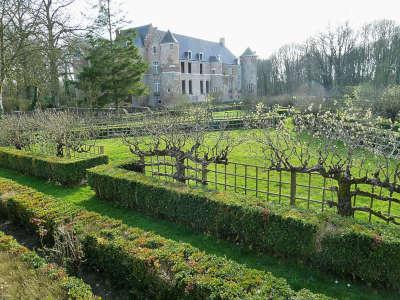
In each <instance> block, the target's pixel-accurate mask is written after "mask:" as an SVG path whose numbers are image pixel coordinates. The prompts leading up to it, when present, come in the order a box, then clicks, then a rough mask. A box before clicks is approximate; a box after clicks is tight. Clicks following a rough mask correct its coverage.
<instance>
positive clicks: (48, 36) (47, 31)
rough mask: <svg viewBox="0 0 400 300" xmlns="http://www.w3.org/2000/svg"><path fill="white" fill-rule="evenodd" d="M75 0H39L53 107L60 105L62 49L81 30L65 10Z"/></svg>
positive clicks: (41, 35)
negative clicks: (73, 23) (72, 22)
mask: <svg viewBox="0 0 400 300" xmlns="http://www.w3.org/2000/svg"><path fill="white" fill-rule="evenodd" d="M74 2H75V0H40V6H39V16H40V25H41V33H40V38H41V40H42V43H43V50H44V53H45V56H46V59H47V61H48V72H49V81H50V82H49V85H50V88H49V89H50V96H51V99H52V104H53V105H54V106H55V107H58V106H59V105H60V99H59V89H60V80H59V76H60V66H61V58H62V52H63V49H64V48H65V47H66V45H67V44H68V39H69V38H70V37H71V35H73V34H75V33H76V32H77V31H79V30H81V28H80V27H78V26H74V25H72V24H71V17H70V16H69V15H68V13H67V11H68V9H69V8H70V6H71V5H72V4H73V3H74Z"/></svg>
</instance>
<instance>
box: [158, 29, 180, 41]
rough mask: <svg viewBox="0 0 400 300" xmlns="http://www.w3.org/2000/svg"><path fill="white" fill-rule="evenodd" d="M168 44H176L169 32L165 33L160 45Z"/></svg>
mask: <svg viewBox="0 0 400 300" xmlns="http://www.w3.org/2000/svg"><path fill="white" fill-rule="evenodd" d="M168 43H178V41H177V40H176V38H175V36H174V35H173V34H172V32H171V31H169V30H168V31H167V33H166V34H165V35H164V37H163V39H162V41H161V44H168Z"/></svg>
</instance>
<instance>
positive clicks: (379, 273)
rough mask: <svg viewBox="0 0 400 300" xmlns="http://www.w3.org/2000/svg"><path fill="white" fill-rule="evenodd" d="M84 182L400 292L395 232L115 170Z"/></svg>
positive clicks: (115, 197) (102, 170)
mask: <svg viewBox="0 0 400 300" xmlns="http://www.w3.org/2000/svg"><path fill="white" fill-rule="evenodd" d="M88 182H89V184H90V185H91V186H92V187H93V189H94V190H95V192H96V194H97V196H98V198H100V199H104V200H108V201H111V202H113V203H116V204H117V205H119V206H122V207H128V208H132V209H134V210H137V211H140V212H143V213H145V214H148V215H151V216H155V217H158V218H163V219H167V220H170V221H173V222H176V223H180V224H183V225H186V226H188V227H191V228H193V229H195V230H197V231H200V232H205V233H211V234H213V235H215V236H216V237H218V238H221V239H226V240H229V241H233V242H235V243H240V244H242V245H245V246H248V247H249V248H251V249H257V250H259V251H264V252H273V253H275V254H277V255H283V256H286V257H291V258H297V259H301V260H305V261H307V262H309V263H311V264H313V265H317V266H321V267H323V269H325V270H326V269H328V270H330V271H333V272H334V273H336V274H341V275H346V276H352V277H357V278H359V279H362V280H364V281H367V282H371V283H378V284H383V285H385V286H390V287H392V288H395V289H399V290H400V233H399V230H398V228H397V227H396V226H394V225H386V224H380V225H379V224H369V223H362V222H361V221H358V220H354V219H352V218H343V217H340V216H338V215H336V214H334V213H332V212H324V213H322V212H321V213H316V212H312V211H307V210H301V209H296V208H289V207H282V206H280V205H278V204H273V203H267V202H266V201H265V200H262V199H259V198H255V197H249V196H245V195H240V194H237V193H227V192H211V191H206V190H204V189H202V188H197V189H195V188H190V187H188V186H186V185H182V184H175V183H168V182H165V181H162V180H158V179H155V178H151V177H148V176H145V175H143V174H139V173H135V172H131V171H128V170H125V169H122V168H119V167H115V166H114V167H113V166H98V167H96V168H92V169H90V170H88Z"/></svg>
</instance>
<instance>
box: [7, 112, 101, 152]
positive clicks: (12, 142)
mask: <svg viewBox="0 0 400 300" xmlns="http://www.w3.org/2000/svg"><path fill="white" fill-rule="evenodd" d="M94 137H95V132H94V130H93V127H91V126H90V125H88V124H87V122H85V119H84V118H82V117H79V116H78V115H75V114H71V113H69V112H63V111H35V112H33V113H30V114H7V115H3V116H2V117H1V118H0V146H8V147H12V148H15V149H17V150H25V151H32V152H39V153H41V154H45V155H53V156H57V157H66V156H68V155H70V154H71V153H72V152H75V153H82V152H88V151H90V150H91V147H93V146H95V140H94Z"/></svg>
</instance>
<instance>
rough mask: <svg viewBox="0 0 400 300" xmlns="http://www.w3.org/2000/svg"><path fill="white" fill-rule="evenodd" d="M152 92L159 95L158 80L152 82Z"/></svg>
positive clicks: (159, 85) (159, 86)
mask: <svg viewBox="0 0 400 300" xmlns="http://www.w3.org/2000/svg"><path fill="white" fill-rule="evenodd" d="M153 88H154V89H153V90H154V93H160V88H161V82H160V81H159V80H154V81H153Z"/></svg>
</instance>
